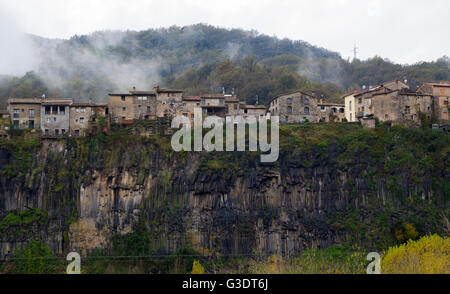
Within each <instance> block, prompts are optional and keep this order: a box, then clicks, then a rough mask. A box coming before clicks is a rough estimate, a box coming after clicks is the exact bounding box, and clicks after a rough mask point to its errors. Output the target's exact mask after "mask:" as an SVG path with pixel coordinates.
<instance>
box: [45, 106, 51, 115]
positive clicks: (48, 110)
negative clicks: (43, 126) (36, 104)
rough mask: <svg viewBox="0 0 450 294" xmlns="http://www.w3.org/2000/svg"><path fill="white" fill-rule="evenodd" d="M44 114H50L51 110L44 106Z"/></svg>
mask: <svg viewBox="0 0 450 294" xmlns="http://www.w3.org/2000/svg"><path fill="white" fill-rule="evenodd" d="M45 114H52V109H51V107H50V106H45Z"/></svg>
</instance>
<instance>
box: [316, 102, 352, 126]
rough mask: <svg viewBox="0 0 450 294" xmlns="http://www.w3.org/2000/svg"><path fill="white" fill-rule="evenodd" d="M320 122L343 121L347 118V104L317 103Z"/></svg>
mask: <svg viewBox="0 0 450 294" xmlns="http://www.w3.org/2000/svg"><path fill="white" fill-rule="evenodd" d="M317 108H318V111H317V112H318V114H319V122H342V120H343V119H344V118H345V105H344V104H336V103H327V102H322V99H321V100H320V102H319V103H318V104H317Z"/></svg>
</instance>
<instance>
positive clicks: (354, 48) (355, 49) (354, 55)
mask: <svg viewBox="0 0 450 294" xmlns="http://www.w3.org/2000/svg"><path fill="white" fill-rule="evenodd" d="M358 49H359V48H358V47H356V45H354V46H353V60H355V59H356V57H357V54H358Z"/></svg>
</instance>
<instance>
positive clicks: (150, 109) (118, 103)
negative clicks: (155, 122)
mask: <svg viewBox="0 0 450 294" xmlns="http://www.w3.org/2000/svg"><path fill="white" fill-rule="evenodd" d="M108 96H109V102H108V108H109V112H110V115H111V119H112V121H113V122H116V123H120V122H122V121H127V120H150V119H154V118H155V117H156V116H157V102H156V94H155V92H154V91H135V90H134V91H130V92H129V93H128V94H123V93H122V94H109V95H108Z"/></svg>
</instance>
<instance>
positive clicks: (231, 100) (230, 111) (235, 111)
mask: <svg viewBox="0 0 450 294" xmlns="http://www.w3.org/2000/svg"><path fill="white" fill-rule="evenodd" d="M240 102H241V101H240V100H239V99H238V98H237V97H236V96H235V95H225V105H226V106H227V115H228V116H237V115H239V114H240V110H241V108H240V105H241V103H240Z"/></svg>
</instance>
